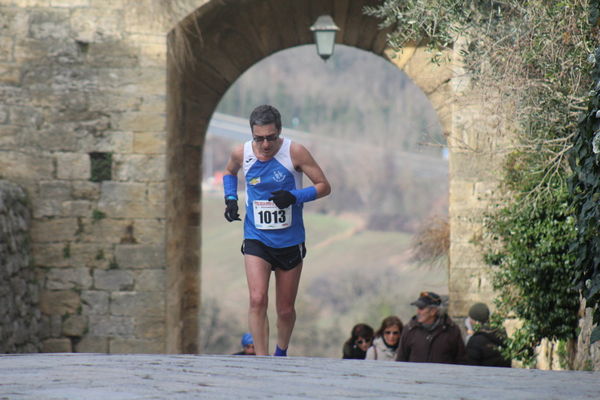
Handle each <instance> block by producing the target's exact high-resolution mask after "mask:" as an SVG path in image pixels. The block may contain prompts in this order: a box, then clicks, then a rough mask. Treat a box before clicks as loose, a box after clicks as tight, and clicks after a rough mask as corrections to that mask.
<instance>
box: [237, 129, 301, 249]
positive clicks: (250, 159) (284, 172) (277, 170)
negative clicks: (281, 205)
mask: <svg viewBox="0 0 600 400" xmlns="http://www.w3.org/2000/svg"><path fill="white" fill-rule="evenodd" d="M291 144H292V141H291V140H290V139H287V138H283V143H282V145H281V147H280V148H279V151H278V152H277V154H275V156H274V157H273V158H271V159H270V160H268V161H260V160H259V159H258V158H256V155H255V154H254V151H253V149H252V141H251V140H250V141H248V142H246V143H244V159H243V160H242V164H243V170H244V177H245V179H246V217H245V219H244V239H256V240H259V241H261V242H262V243H264V244H265V245H267V246H269V247H275V248H281V247H290V246H295V245H297V244H300V243H302V242H304V238H305V232H304V222H303V220H302V208H303V206H302V204H300V205H298V204H292V205H291V206H290V207H288V208H287V209H285V210H279V209H278V208H277V206H275V204H273V202H272V201H267V199H268V198H269V197H271V196H272V194H271V192H274V191H276V190H292V189H302V173H301V172H298V171H296V170H295V169H294V165H293V163H292V157H291V155H290V146H291Z"/></svg>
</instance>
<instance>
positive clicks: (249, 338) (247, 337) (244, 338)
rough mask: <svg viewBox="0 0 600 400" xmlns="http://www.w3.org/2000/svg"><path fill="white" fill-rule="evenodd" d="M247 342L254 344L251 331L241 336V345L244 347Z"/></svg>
mask: <svg viewBox="0 0 600 400" xmlns="http://www.w3.org/2000/svg"><path fill="white" fill-rule="evenodd" d="M249 344H254V339H252V334H251V333H248V332H246V333H244V335H243V336H242V346H244V347H246V346H248V345H249Z"/></svg>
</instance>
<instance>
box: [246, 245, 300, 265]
mask: <svg viewBox="0 0 600 400" xmlns="http://www.w3.org/2000/svg"><path fill="white" fill-rule="evenodd" d="M242 254H250V255H253V256H257V257H260V258H262V259H263V260H265V261H266V262H268V263H269V264H271V269H272V270H275V268H281V269H283V270H285V271H289V270H290V269H293V268H294V267H296V266H297V265H298V264H300V263H301V262H302V259H303V258H304V256H306V247H305V246H304V243H300V244H298V245H295V246H291V247H282V248H279V249H278V248H275V247H269V246H267V245H265V244H264V243H263V242H261V241H259V240H254V239H244V241H243V242H242Z"/></svg>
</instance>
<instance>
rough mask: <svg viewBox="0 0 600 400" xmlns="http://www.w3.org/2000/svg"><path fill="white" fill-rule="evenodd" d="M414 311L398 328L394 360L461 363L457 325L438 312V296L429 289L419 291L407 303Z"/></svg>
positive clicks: (462, 356) (463, 346)
mask: <svg viewBox="0 0 600 400" xmlns="http://www.w3.org/2000/svg"><path fill="white" fill-rule="evenodd" d="M410 304H411V305H414V306H416V307H417V315H415V316H414V317H413V318H412V319H411V320H410V322H409V323H408V325H407V326H405V327H404V329H403V330H402V337H401V338H400V345H399V347H398V354H397V356H396V361H411V362H431V363H445V364H463V363H465V345H464V342H463V339H462V335H461V333H460V328H459V327H458V326H457V325H456V324H455V323H454V321H452V319H450V317H449V316H448V315H446V314H445V313H443V312H441V310H440V306H441V305H442V299H441V298H440V296H439V295H437V294H436V293H433V292H421V294H420V296H419V298H418V299H417V300H416V301H414V302H412V303H410Z"/></svg>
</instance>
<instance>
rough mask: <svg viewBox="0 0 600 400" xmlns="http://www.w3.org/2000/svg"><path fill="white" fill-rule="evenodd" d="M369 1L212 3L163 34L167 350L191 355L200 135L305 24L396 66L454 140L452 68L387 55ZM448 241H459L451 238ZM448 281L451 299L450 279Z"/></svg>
mask: <svg viewBox="0 0 600 400" xmlns="http://www.w3.org/2000/svg"><path fill="white" fill-rule="evenodd" d="M372 3H373V1H368V0H360V1H349V0H331V1H317V0H279V1H257V0H249V1H240V2H235V4H233V3H232V2H221V1H209V2H207V3H206V4H205V5H204V6H202V7H200V8H199V9H197V10H195V11H194V12H192V13H191V14H190V15H189V16H188V17H186V18H185V19H184V20H183V21H181V22H180V25H179V26H178V28H179V29H177V30H174V31H172V32H171V33H170V35H169V40H168V43H169V44H168V46H169V52H168V54H169V56H168V66H167V111H168V112H167V131H168V132H167V174H166V179H167V199H166V200H167V225H166V231H167V235H166V238H167V239H166V240H167V244H166V249H167V302H166V304H167V309H166V318H167V337H166V349H167V352H184V353H195V352H197V350H198V340H197V339H198V330H199V323H198V314H199V313H198V312H199V307H200V255H199V253H198V252H199V249H200V240H201V238H200V224H201V218H202V216H201V211H200V210H201V207H200V201H201V187H200V182H201V170H200V168H201V164H202V153H203V144H204V136H205V133H206V129H207V127H208V124H209V120H210V118H211V116H212V114H213V111H214V110H215V108H216V106H217V104H218V102H219V100H220V99H221V97H222V96H223V95H224V94H225V92H226V91H227V89H228V88H229V86H230V85H231V84H232V83H233V82H234V81H235V80H236V79H237V78H238V77H239V76H240V75H241V74H242V73H243V72H244V71H245V70H246V69H248V68H249V67H250V66H252V65H253V64H254V63H256V62H257V61H259V60H261V59H263V58H265V57H268V56H269V55H271V54H273V53H275V52H277V51H279V50H283V49H286V48H290V47H294V46H298V45H303V44H309V43H312V41H313V39H312V34H311V32H310V31H309V29H308V28H309V26H310V25H311V24H312V23H313V22H314V20H315V19H316V18H317V17H318V16H319V15H322V14H329V15H331V16H332V17H333V18H334V20H335V22H336V24H337V25H338V26H339V27H340V32H339V33H338V36H337V39H336V42H337V43H340V44H345V45H347V46H353V47H356V48H359V49H362V50H366V51H370V52H372V53H374V54H375V55H379V56H383V57H385V58H388V59H390V60H391V61H392V62H393V63H395V64H396V65H397V66H398V67H399V68H401V69H403V70H404V71H405V72H406V73H407V75H408V76H409V77H410V78H411V79H412V80H413V81H414V82H415V83H416V84H417V85H418V86H419V87H421V89H422V90H423V91H424V92H425V94H426V95H427V96H428V97H429V99H430V101H431V103H432V105H433V107H434V108H435V110H436V112H437V113H438V117H439V120H440V123H441V125H442V127H443V129H444V131H445V132H446V134H447V135H449V137H450V136H452V131H453V104H452V99H453V92H454V89H455V88H454V87H453V86H452V79H453V77H454V74H453V72H452V69H451V68H450V67H448V66H442V67H440V66H436V65H434V64H431V63H429V58H430V56H429V54H427V53H426V51H425V50H424V49H423V48H422V47H419V46H413V47H408V48H407V49H405V51H404V52H403V53H401V54H394V53H393V52H392V51H391V50H389V49H387V48H386V32H383V31H380V30H379V29H378V21H377V20H375V19H373V18H370V17H367V16H365V15H363V13H362V9H363V7H364V6H365V5H369V4H372ZM182 44H183V46H182ZM178 48H184V49H187V54H188V55H190V57H183V56H181V53H177V51H175V50H176V49H178ZM177 54H179V56H178V55H177ZM451 188H452V186H451ZM451 191H452V189H451ZM451 196H452V192H451ZM450 201H451V202H452V197H451V199H450ZM451 218H453V217H452V215H451ZM453 239H457V238H456V235H454V237H453ZM451 253H452V251H451ZM451 257H452V254H451ZM449 283H450V291H451V294H452V292H453V289H452V280H451V276H449ZM457 304H458V303H457Z"/></svg>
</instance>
